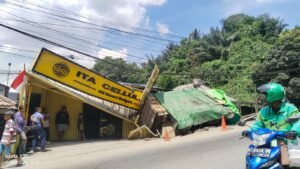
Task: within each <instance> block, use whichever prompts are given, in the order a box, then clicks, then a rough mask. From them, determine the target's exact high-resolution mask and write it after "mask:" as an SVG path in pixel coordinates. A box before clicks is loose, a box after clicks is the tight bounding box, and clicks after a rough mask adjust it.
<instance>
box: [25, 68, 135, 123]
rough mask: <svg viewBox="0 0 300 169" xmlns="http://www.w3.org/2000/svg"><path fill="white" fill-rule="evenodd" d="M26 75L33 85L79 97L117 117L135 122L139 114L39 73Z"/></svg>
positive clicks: (75, 97)
mask: <svg viewBox="0 0 300 169" xmlns="http://www.w3.org/2000/svg"><path fill="white" fill-rule="evenodd" d="M26 75H27V76H28V77H29V79H28V80H29V81H30V83H32V84H33V85H36V86H39V87H42V88H44V89H46V90H50V91H52V92H56V93H59V94H63V95H67V96H69V97H72V98H74V99H78V100H80V101H82V102H84V103H86V104H89V105H91V106H94V107H96V108H98V109H100V110H102V111H104V112H107V113H109V114H111V115H114V116H116V117H119V118H121V119H124V120H127V121H130V122H133V121H134V120H135V115H136V114H137V113H136V112H137V111H136V110H133V109H130V108H127V107H124V106H120V105H117V104H114V103H111V102H108V101H105V100H102V99H99V98H96V97H93V96H91V95H88V94H86V93H83V92H81V91H78V90H75V89H73V88H70V87H68V86H65V85H63V84H61V83H58V82H55V81H53V80H51V79H48V78H46V77H43V76H41V75H37V74H35V73H32V72H26Z"/></svg>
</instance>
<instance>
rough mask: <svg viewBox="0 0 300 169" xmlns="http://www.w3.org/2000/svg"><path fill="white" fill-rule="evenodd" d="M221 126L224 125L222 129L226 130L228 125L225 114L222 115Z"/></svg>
mask: <svg viewBox="0 0 300 169" xmlns="http://www.w3.org/2000/svg"><path fill="white" fill-rule="evenodd" d="M221 126H222V130H226V129H227V125H226V121H225V117H224V115H222V124H221Z"/></svg>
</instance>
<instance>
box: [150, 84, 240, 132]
mask: <svg viewBox="0 0 300 169" xmlns="http://www.w3.org/2000/svg"><path fill="white" fill-rule="evenodd" d="M155 97H156V98H157V99H158V100H159V102H160V103H161V104H162V106H163V107H165V109H166V110H167V111H168V112H169V113H170V114H171V115H172V116H173V118H174V119H175V120H176V121H177V123H178V128H179V129H184V128H187V127H191V126H193V125H198V124H202V123H205V122H208V121H212V120H216V119H220V118H221V117H222V115H223V114H224V115H226V116H231V118H232V117H234V118H236V116H237V117H239V112H238V109H237V108H236V106H235V105H234V104H233V103H232V102H231V101H230V100H229V99H228V98H227V96H226V94H225V93H224V92H222V91H221V90H209V91H208V92H203V91H200V90H198V89H195V88H194V89H189V90H180V91H170V92H161V93H157V94H155ZM235 114H236V116H234V115H235Z"/></svg>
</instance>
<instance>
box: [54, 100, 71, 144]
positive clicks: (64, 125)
mask: <svg viewBox="0 0 300 169" xmlns="http://www.w3.org/2000/svg"><path fill="white" fill-rule="evenodd" d="M55 124H56V128H57V131H58V139H59V140H62V138H63V136H64V134H65V132H66V130H67V129H68V127H69V124H70V123H69V113H68V112H67V107H66V106H62V108H61V111H59V112H58V113H57V114H56V117H55Z"/></svg>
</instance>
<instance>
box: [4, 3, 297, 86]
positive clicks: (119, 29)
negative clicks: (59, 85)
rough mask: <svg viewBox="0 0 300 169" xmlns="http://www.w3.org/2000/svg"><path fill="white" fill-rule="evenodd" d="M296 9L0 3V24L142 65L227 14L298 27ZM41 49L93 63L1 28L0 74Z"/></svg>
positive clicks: (234, 5) (27, 62)
mask: <svg viewBox="0 0 300 169" xmlns="http://www.w3.org/2000/svg"><path fill="white" fill-rule="evenodd" d="M299 7H300V1H298V0H185V1H183V0H109V1H107V0H0V23H2V24H5V25H9V26H11V27H14V28H17V29H20V30H23V31H25V32H28V33H31V34H34V35H37V36H41V37H43V38H46V39H49V40H51V41H54V42H56V43H59V44H63V45H66V46H68V47H71V48H74V49H77V50H80V51H83V52H85V53H88V54H90V55H93V56H95V57H98V58H103V57H105V56H112V57H114V58H123V59H125V60H126V61H127V62H136V63H142V62H144V61H146V60H147V56H151V55H152V56H153V57H156V56H157V55H158V54H160V53H161V51H162V50H163V49H164V48H165V47H166V45H167V44H168V43H170V42H175V43H178V42H179V41H180V39H181V38H182V37H187V36H188V34H189V33H190V32H191V31H192V30H193V29H195V28H197V29H198V30H200V31H201V32H202V33H207V32H209V30H210V28H211V27H217V26H218V27H220V26H221V22H220V21H221V20H222V19H224V18H226V17H228V16H230V15H232V14H237V13H245V14H248V15H252V16H258V15H261V14H264V13H268V14H270V15H271V16H273V17H280V18H281V19H283V20H284V22H285V23H287V24H289V28H293V27H294V26H295V25H298V24H299V23H300V10H299V9H298V8H299ZM70 18H71V20H70ZM42 47H46V48H48V49H50V50H52V51H54V52H56V53H58V54H61V55H63V56H66V57H67V56H70V55H73V56H74V59H73V61H75V62H77V63H80V64H82V65H84V66H86V67H88V68H91V67H92V66H93V64H94V60H93V59H91V58H88V57H86V56H84V55H80V54H78V53H75V52H71V51H68V50H65V49H62V48H59V47H56V46H53V45H49V44H46V43H44V42H40V41H37V40H34V39H32V38H29V37H26V36H24V35H21V34H18V33H16V32H13V31H11V30H8V29H6V28H3V27H0V70H1V71H2V70H7V69H8V63H12V65H11V70H16V71H20V70H22V69H23V67H24V64H25V66H26V68H27V69H30V65H31V63H33V61H34V58H35V57H36V56H37V54H38V52H39V51H40V50H41V48H42ZM16 48H17V49H16ZM19 55H22V56H19ZM25 56H26V57H25ZM15 76H16V75H11V76H10V80H9V83H11V82H12V80H13V79H14V78H15ZM6 78H7V77H6V75H3V74H2V75H1V74H0V83H4V84H6Z"/></svg>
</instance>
